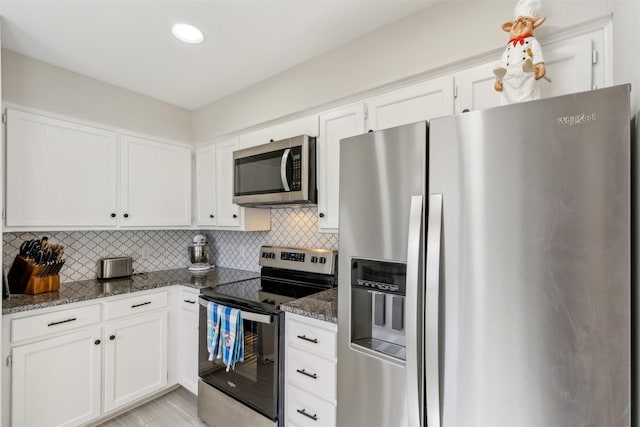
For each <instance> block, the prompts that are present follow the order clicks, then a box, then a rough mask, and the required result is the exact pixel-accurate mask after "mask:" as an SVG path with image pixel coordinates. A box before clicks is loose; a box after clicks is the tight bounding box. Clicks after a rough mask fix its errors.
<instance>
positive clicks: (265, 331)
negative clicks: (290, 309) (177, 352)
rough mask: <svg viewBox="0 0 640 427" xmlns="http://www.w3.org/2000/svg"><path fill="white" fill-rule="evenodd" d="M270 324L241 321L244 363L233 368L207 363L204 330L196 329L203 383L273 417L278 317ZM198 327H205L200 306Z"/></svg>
mask: <svg viewBox="0 0 640 427" xmlns="http://www.w3.org/2000/svg"><path fill="white" fill-rule="evenodd" d="M272 318H273V319H274V321H273V323H259V322H256V321H250V320H246V319H243V322H242V324H243V327H244V362H238V363H237V364H236V366H235V369H233V368H229V372H227V367H226V366H225V365H224V364H223V363H222V359H218V360H214V361H212V362H210V361H209V360H208V358H209V353H208V351H207V344H206V333H207V331H206V327H204V328H203V327H200V331H199V335H200V340H199V343H200V351H199V354H200V357H199V376H200V378H201V379H202V381H204V382H205V383H207V384H209V385H211V386H213V387H215V388H217V389H218V390H221V391H223V392H224V393H226V394H228V395H230V396H231V397H234V398H235V399H237V400H239V401H240V402H242V403H244V404H246V405H248V406H250V407H252V408H253V409H255V410H256V411H258V412H260V413H262V414H263V415H265V416H267V417H269V418H271V419H274V420H275V419H276V418H277V403H278V356H279V354H278V353H279V351H278V350H279V349H278V343H279V338H280V337H279V331H278V320H279V319H278V316H272ZM200 325H206V308H204V307H200Z"/></svg>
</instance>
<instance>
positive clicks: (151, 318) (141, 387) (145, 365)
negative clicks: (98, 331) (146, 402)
mask: <svg viewBox="0 0 640 427" xmlns="http://www.w3.org/2000/svg"><path fill="white" fill-rule="evenodd" d="M104 378H105V384H104V389H105V396H104V410H105V412H109V411H112V410H114V409H117V408H119V407H121V406H123V405H126V404H128V403H131V402H133V401H134V400H136V399H139V398H141V397H144V396H146V395H148V394H151V393H152V392H154V391H157V390H160V389H162V388H164V387H165V386H166V385H167V381H168V380H167V312H166V311H161V312H158V313H153V314H148V315H144V316H139V317H133V318H129V319H124V320H120V321H117V322H112V323H110V324H108V325H107V326H106V327H105V353H104Z"/></svg>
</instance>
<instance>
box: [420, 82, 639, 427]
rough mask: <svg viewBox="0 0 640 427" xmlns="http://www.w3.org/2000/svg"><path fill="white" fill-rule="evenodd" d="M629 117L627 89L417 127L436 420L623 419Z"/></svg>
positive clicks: (523, 424) (467, 423)
mask: <svg viewBox="0 0 640 427" xmlns="http://www.w3.org/2000/svg"><path fill="white" fill-rule="evenodd" d="M629 123H630V122H629V86H618V87H613V88H608V89H602V90H597V91H592V92H585V93H581V94H575V95H567V96H562V97H557V98H550V99H545V100H540V101H534V102H528V103H522V104H514V105H511V106H507V107H499V108H494V109H489V110H484V111H477V112H472V113H468V114H463V115H459V116H451V117H446V118H442V119H437V120H434V121H432V122H431V123H430V138H429V139H430V151H429V159H430V160H429V161H430V165H429V166H430V169H429V171H430V174H429V186H430V189H429V191H430V193H441V194H442V195H443V231H442V232H443V239H444V240H443V247H444V253H443V255H442V256H443V262H444V267H443V269H442V271H441V275H442V277H441V284H442V285H441V286H442V287H443V289H442V291H441V298H442V299H441V300H442V301H443V302H442V303H441V310H444V313H443V314H442V316H441V318H442V319H443V320H442V322H443V323H444V324H443V326H442V327H441V328H440V334H441V336H440V339H441V340H442V342H443V346H444V347H443V350H442V356H441V366H440V368H441V372H440V379H441V384H440V388H441V391H442V395H441V398H442V419H441V425H442V426H443V427H477V426H514V427H539V426H546V427H554V426H557V427H566V426H583V427H587V426H591V427H599V426H608V427H622V426H624V427H626V426H629V425H630V226H629V224H630V202H629V199H630V184H629V183H630V157H629V150H630V147H629V146H630V143H629ZM427 328H428V326H427ZM428 382H429V378H427V383H428ZM427 411H429V409H428V408H427ZM427 423H429V420H427Z"/></svg>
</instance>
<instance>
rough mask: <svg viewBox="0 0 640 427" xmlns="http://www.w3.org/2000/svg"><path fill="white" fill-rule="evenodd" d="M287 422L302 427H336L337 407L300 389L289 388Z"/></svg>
mask: <svg viewBox="0 0 640 427" xmlns="http://www.w3.org/2000/svg"><path fill="white" fill-rule="evenodd" d="M287 387H288V388H287V406H286V408H287V409H286V411H287V421H289V423H293V424H295V425H298V426H300V427H334V426H335V425H336V407H335V405H333V404H331V403H329V402H327V401H326V400H323V399H320V398H319V397H316V396H314V395H312V394H310V393H307V392H306V391H304V390H301V389H299V388H298V387H295V386H292V385H288V386H287Z"/></svg>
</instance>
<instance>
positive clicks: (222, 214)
mask: <svg viewBox="0 0 640 427" xmlns="http://www.w3.org/2000/svg"><path fill="white" fill-rule="evenodd" d="M215 147H216V159H215V174H216V182H217V183H218V184H219V185H217V186H216V206H217V207H218V217H217V225H220V226H223V227H239V226H240V206H238V205H236V204H235V203H233V152H234V151H235V150H237V149H238V140H237V139H233V140H231V141H226V142H221V143H218V144H216V145H215Z"/></svg>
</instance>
